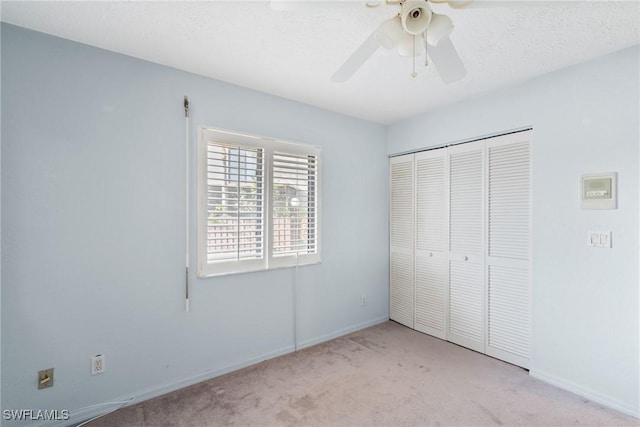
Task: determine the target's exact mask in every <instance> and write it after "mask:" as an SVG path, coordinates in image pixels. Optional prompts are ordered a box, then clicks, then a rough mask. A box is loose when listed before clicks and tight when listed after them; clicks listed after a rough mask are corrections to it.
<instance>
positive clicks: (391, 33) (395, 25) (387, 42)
mask: <svg viewBox="0 0 640 427" xmlns="http://www.w3.org/2000/svg"><path fill="white" fill-rule="evenodd" d="M404 34H405V33H404V30H403V29H402V23H401V22H400V16H395V17H393V18H391V19H387V20H386V21H384V22H383V23H382V24H380V26H379V27H378V30H377V31H376V39H377V40H378V43H380V46H382V47H383V48H385V49H393V48H394V47H396V46H397V45H398V43H399V42H400V40H401V39H402V37H403V36H404Z"/></svg>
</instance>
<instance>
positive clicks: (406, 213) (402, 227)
mask: <svg viewBox="0 0 640 427" xmlns="http://www.w3.org/2000/svg"><path fill="white" fill-rule="evenodd" d="M413 162H414V156H413V154H409V155H405V156H400V157H394V158H392V159H391V161H390V163H391V164H390V168H391V212H390V214H391V236H390V240H391V248H390V249H391V250H390V253H391V261H390V262H391V265H390V273H391V277H390V281H391V290H390V298H389V299H390V307H389V312H390V313H389V317H390V318H391V320H395V321H396V322H398V323H401V324H403V325H406V326H408V327H410V328H413V304H414V299H413V292H414V288H413V256H414V255H413V245H414V234H415V229H414V200H415V194H414V164H413Z"/></svg>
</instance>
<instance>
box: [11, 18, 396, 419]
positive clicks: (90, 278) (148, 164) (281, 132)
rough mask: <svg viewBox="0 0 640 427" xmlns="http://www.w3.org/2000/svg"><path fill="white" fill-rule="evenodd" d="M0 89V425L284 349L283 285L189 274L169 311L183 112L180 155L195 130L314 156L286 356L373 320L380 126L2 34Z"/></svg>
mask: <svg viewBox="0 0 640 427" xmlns="http://www.w3.org/2000/svg"><path fill="white" fill-rule="evenodd" d="M256 72H259V70H257V71H256ZM2 89H3V90H2V123H3V127H2V184H3V191H2V344H3V345H2V388H3V391H4V393H3V395H2V399H3V400H2V408H3V409H29V408H33V409H38V408H43V409H44V408H47V409H56V408H57V409H70V410H76V409H78V408H81V407H84V406H87V405H92V404H96V403H102V402H108V401H111V400H113V399H117V398H126V397H129V396H137V397H139V398H146V397H150V396H153V395H155V394H158V393H160V392H165V391H168V390H170V389H171V388H175V387H179V386H181V385H186V384H188V383H190V382H194V381H197V380H202V379H205V378H207V377H210V376H213V375H216V374H220V373H222V372H226V371H228V370H229V369H233V368H237V367H239V366H242V365H245V364H248V363H254V362H257V361H260V360H262V359H264V358H265V357H271V356H274V355H278V354H282V353H284V352H289V351H291V350H292V348H293V344H294V343H293V326H292V319H293V314H292V286H293V279H294V270H293V269H281V270H275V271H269V272H261V273H253V274H241V275H234V276H227V277H221V278H213V279H206V280H198V279H196V278H195V274H192V295H191V298H192V299H191V302H192V305H191V308H192V312H191V313H185V312H184V308H183V307H184V303H183V276H184V265H183V263H184V261H183V259H184V254H183V247H184V243H183V242H184V237H185V232H184V225H183V224H184V202H183V200H184V172H185V170H184V118H183V115H182V114H183V106H182V101H183V96H184V95H188V96H189V98H190V101H191V107H192V108H191V124H192V126H191V135H192V139H191V145H192V147H194V148H195V135H196V132H195V130H196V126H198V125H206V126H211V127H219V128H224V129H231V130H237V131H240V132H245V133H250V134H257V135H265V136H269V137H274V138H281V139H286V140H290V141H296V142H301V143H308V144H313V145H318V146H321V148H322V161H323V165H322V166H323V177H322V184H323V205H322V221H323V229H322V238H323V242H322V243H323V260H322V264H320V265H314V266H309V267H301V268H300V330H299V340H300V342H301V343H302V344H303V345H308V344H311V343H314V342H318V341H322V340H325V339H328V338H330V337H332V336H335V335H338V334H342V333H345V332H348V331H350V330H353V329H358V328H361V327H364V326H366V325H369V324H373V323H376V322H380V321H384V320H386V319H388V314H389V313H388V302H389V300H388V287H389V280H388V277H389V274H388V165H387V158H386V143H385V128H384V127H383V126H381V125H376V124H371V123H368V122H365V121H361V120H356V119H353V118H349V117H346V116H342V115H339V114H335V113H332V112H328V111H324V110H320V109H317V108H314V107H310V106H305V105H302V104H299V103H296V102H292V101H287V100H284V99H281V98H276V97H273V96H270V95H266V94H262V93H259V92H255V91H251V90H248V89H244V88H240V87H237V86H233V85H230V84H226V83H223V82H219V81H214V80H211V79H207V78H204V77H200V76H197V75H192V74H188V73H185V72H181V71H178V70H174V69H170V68H167V67H162V66H159V65H155V64H151V63H148V62H144V61H141V60H137V59H134V58H130V57H126V56H122V55H118V54H114V53H111V52H107V51H104V50H100V49H96V48H93V47H89V46H85V45H81V44H77V43H73V42H70V41H66V40H62V39H59V38H54V37H50V36H47V35H44V34H40V33H36V32H32V31H27V30H24V29H20V28H17V27H14V26H10V25H6V24H3V25H2ZM194 156H195V150H194V151H192V155H191V160H192V165H195V157H194ZM194 189H195V176H193V179H192V182H191V206H193V209H192V213H193V215H192V221H191V223H192V228H191V230H190V233H191V234H190V235H191V238H192V242H193V243H194V244H193V245H192V247H193V250H192V261H191V263H192V265H195V237H196V230H195V196H194V193H193V191H194ZM194 273H195V272H194ZM361 294H366V295H367V297H368V305H367V306H366V307H360V295H361ZM95 354H103V355H105V357H106V367H107V371H106V372H105V373H104V374H102V375H98V376H90V375H89V361H90V356H92V355H95ZM49 367H54V368H55V375H56V382H55V386H54V387H53V388H52V389H47V390H43V391H38V390H37V389H36V373H37V371H38V370H39V369H44V368H49ZM103 409H105V408H99V410H103ZM94 411H95V410H94ZM89 413H91V411H88V412H85V414H89ZM12 425H17V424H15V423H12Z"/></svg>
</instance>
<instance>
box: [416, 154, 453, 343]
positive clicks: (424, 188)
mask: <svg viewBox="0 0 640 427" xmlns="http://www.w3.org/2000/svg"><path fill="white" fill-rule="evenodd" d="M415 168H416V250H415V253H416V258H415V262H416V266H415V269H416V272H415V275H416V277H415V329H416V330H418V331H420V332H424V333H427V334H430V335H433V336H436V337H438V338H442V339H445V338H446V308H447V292H446V289H447V261H446V260H447V258H446V249H447V244H446V240H447V228H448V225H447V223H448V221H447V209H446V207H447V206H446V200H447V199H446V184H447V176H446V173H447V169H446V150H432V151H426V152H423V153H418V154H416V162H415Z"/></svg>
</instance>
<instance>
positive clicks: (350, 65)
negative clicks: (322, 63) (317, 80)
mask: <svg viewBox="0 0 640 427" xmlns="http://www.w3.org/2000/svg"><path fill="white" fill-rule="evenodd" d="M379 47H380V43H379V42H378V39H377V38H376V33H375V31H374V32H373V33H372V34H371V35H370V36H369V37H367V39H366V40H365V41H364V42H363V43H362V44H361V45H360V47H358V48H357V49H356V50H355V52H353V53H352V54H351V56H350V57H349V58H348V59H347V60H346V61H345V63H344V64H342V66H341V67H340V68H338V71H336V72H335V74H334V75H333V76H332V77H331V81H333V82H336V83H343V82H346V81H347V80H349V79H350V78H351V76H353V75H354V74H355V72H356V71H358V70H359V69H360V67H362V65H363V64H364V63H365V62H367V60H368V59H369V58H370V57H371V55H373V54H374V53H375V52H376V50H378V48H379Z"/></svg>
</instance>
